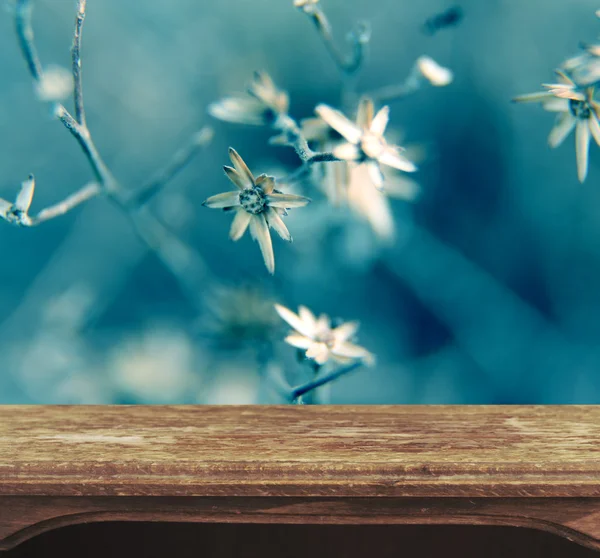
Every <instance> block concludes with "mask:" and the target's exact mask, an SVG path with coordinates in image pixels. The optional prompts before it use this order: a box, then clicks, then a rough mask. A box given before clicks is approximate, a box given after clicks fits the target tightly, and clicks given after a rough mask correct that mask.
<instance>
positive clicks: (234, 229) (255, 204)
mask: <svg viewBox="0 0 600 558" xmlns="http://www.w3.org/2000/svg"><path fill="white" fill-rule="evenodd" d="M229 157H230V159H231V162H232V163H233V167H234V168H232V167H228V166H224V167H223V169H224V170H225V174H226V175H227V177H228V178H229V180H231V182H233V183H234V184H235V185H236V186H237V187H238V188H239V190H236V191H234V192H225V193H224V194H218V195H216V196H212V197H210V198H208V199H207V200H206V201H205V202H204V203H203V205H205V206H207V207H211V208H221V209H232V210H234V211H235V217H234V219H233V223H232V224H231V230H230V233H229V237H230V238H231V240H239V239H240V238H241V237H242V235H243V234H244V233H245V232H246V229H247V228H248V226H250V234H251V235H252V238H254V240H256V241H257V242H258V244H259V246H260V249H261V252H262V255H263V258H264V261H265V265H266V266H267V269H268V270H269V273H271V274H272V273H275V256H274V255H273V245H272V243H271V235H270V233H269V227H271V228H272V229H274V230H275V231H276V232H277V233H278V234H279V236H281V238H283V239H284V240H287V241H288V242H291V241H292V237H291V235H290V233H289V231H288V229H287V227H286V226H285V223H284V222H283V220H282V219H281V216H282V215H285V214H286V209H289V208H292V207H302V206H304V205H306V204H307V203H309V202H310V199H309V198H305V197H303V196H296V195H293V194H283V193H282V192H280V191H278V190H275V178H274V177H272V176H267V175H266V174H261V175H260V176H258V177H256V178H254V176H253V175H252V173H251V172H250V169H249V168H248V166H247V165H246V163H245V162H244V160H243V159H242V158H241V157H240V156H239V155H238V153H237V151H236V150H235V149H233V148H232V147H230V148H229Z"/></svg>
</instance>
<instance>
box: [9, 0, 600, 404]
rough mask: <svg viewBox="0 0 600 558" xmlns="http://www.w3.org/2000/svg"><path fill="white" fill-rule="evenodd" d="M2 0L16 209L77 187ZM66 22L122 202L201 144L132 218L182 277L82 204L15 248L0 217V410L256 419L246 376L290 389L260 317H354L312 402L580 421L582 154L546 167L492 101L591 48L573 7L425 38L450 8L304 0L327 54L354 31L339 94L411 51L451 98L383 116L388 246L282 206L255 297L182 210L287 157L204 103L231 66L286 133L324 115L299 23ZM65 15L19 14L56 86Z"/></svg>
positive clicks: (592, 235) (586, 388)
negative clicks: (278, 94)
mask: <svg viewBox="0 0 600 558" xmlns="http://www.w3.org/2000/svg"><path fill="white" fill-rule="evenodd" d="M4 4H5V8H6V9H5V10H3V11H2V13H0V71H1V75H2V80H1V82H0V143H1V145H2V149H1V150H0V170H1V174H0V196H1V197H3V198H6V199H13V197H14V194H15V192H16V190H17V189H18V185H19V184H20V182H21V181H22V180H23V179H24V178H25V177H26V176H27V175H28V174H29V173H30V172H33V173H34V174H35V176H36V178H37V189H36V195H35V198H34V201H33V209H41V208H43V207H46V206H47V205H50V204H52V203H54V202H56V201H58V200H60V199H62V198H64V197H65V196H66V195H68V194H69V193H70V192H72V191H74V190H76V189H77V188H78V187H80V186H81V185H83V184H84V183H85V182H87V181H89V180H90V179H91V173H90V169H89V166H88V165H87V162H86V161H85V158H84V157H83V156H82V154H81V152H80V149H79V147H78V146H77V144H76V143H75V142H74V141H73V139H72V138H71V137H70V136H69V134H68V133H66V132H65V130H64V129H63V128H62V126H61V125H60V124H58V123H57V122H55V121H54V120H52V118H51V117H50V115H49V114H48V109H47V106H46V105H44V104H42V103H39V102H38V101H37V100H36V97H35V94H34V92H33V88H32V83H31V79H30V76H29V75H28V73H27V70H26V66H25V64H24V62H23V59H22V56H21V53H20V52H19V50H18V45H17V41H16V38H15V33H14V21H13V15H12V4H11V2H4ZM88 4H89V5H88V10H87V19H86V23H85V29H84V39H83V74H84V92H85V99H86V107H87V118H88V124H89V126H90V129H91V131H92V133H93V135H94V139H95V141H96V144H97V146H98V148H99V150H100V152H101V153H102V155H103V157H104V158H105V160H106V162H107V164H108V165H109V167H110V168H111V170H112V171H113V172H114V173H115V175H116V176H117V177H118V178H119V179H120V181H122V183H123V184H126V185H131V186H132V187H135V186H137V185H139V184H140V183H141V182H142V181H143V180H145V178H146V177H147V176H148V175H149V174H151V173H152V172H153V171H154V170H156V169H157V168H159V167H160V166H161V165H162V164H164V163H166V162H167V161H168V160H169V158H170V156H171V154H172V153H173V152H174V151H176V149H177V148H178V147H179V146H181V145H183V144H184V143H185V142H186V141H187V139H188V138H189V137H190V136H191V134H193V133H194V132H195V131H196V130H198V129H199V128H201V127H202V126H204V125H207V124H209V125H211V126H212V127H213V128H214V131H215V135H214V139H213V141H212V143H211V144H210V146H208V147H207V148H206V149H205V150H204V151H202V152H201V153H199V155H198V156H197V157H196V158H195V159H194V160H193V161H192V162H191V163H190V164H189V165H188V166H187V167H186V168H185V169H184V170H183V171H182V172H181V173H180V174H179V175H178V176H177V177H176V179H174V180H173V182H172V183H171V184H169V185H168V186H167V187H166V188H165V189H164V191H162V192H161V193H160V194H159V195H158V196H157V197H156V198H155V199H154V200H153V201H152V202H151V208H152V211H153V212H154V213H155V214H156V215H157V216H159V218H160V219H161V221H162V222H163V223H164V224H165V225H166V226H167V227H169V228H170V229H171V230H172V231H174V232H175V233H176V235H177V237H178V238H179V239H181V240H182V241H183V242H184V243H185V244H186V245H187V246H189V247H191V248H193V250H194V254H195V255H194V261H193V262H192V263H191V264H190V265H189V270H188V271H189V273H188V274H187V276H186V280H185V281H184V282H183V283H182V281H178V280H177V279H176V278H174V276H173V275H172V273H170V272H169V270H168V269H167V267H166V266H165V265H164V262H163V261H161V259H160V258H158V257H157V255H156V254H155V253H153V252H151V251H149V250H148V248H147V246H146V245H144V244H143V243H142V242H140V240H139V239H138V237H137V236H136V234H135V233H134V231H133V229H132V227H131V225H130V223H129V222H128V220H127V218H126V217H125V216H124V215H123V214H122V213H121V212H120V211H119V210H118V209H117V208H116V207H114V206H113V205H112V204H111V203H109V202H108V201H106V200H102V199H96V200H92V201H90V202H89V203H87V204H85V205H84V206H81V207H79V208H77V209H76V210H74V211H72V212H71V213H69V214H67V215H66V216H64V217H61V218H57V219H54V220H52V221H50V222H48V223H45V224H42V225H40V226H39V227H36V228H31V229H25V228H18V227H11V226H9V225H8V224H6V223H4V222H0V225H1V226H0V246H1V254H2V257H1V259H0V286H1V289H0V318H1V323H0V354H1V355H2V359H1V360H0V362H1V365H0V402H1V403H48V404H49V403H253V402H277V401H278V399H277V396H276V394H274V393H272V390H271V391H270V390H268V389H265V386H264V385H263V384H264V381H263V380H262V379H261V378H263V376H264V374H263V372H261V370H262V369H264V367H265V366H277V367H280V368H281V369H282V370H283V371H284V373H285V374H286V376H287V377H288V379H289V380H290V381H291V382H294V381H299V380H300V378H301V375H302V373H303V372H302V370H301V367H300V365H299V364H298V363H297V362H296V360H295V358H294V351H293V349H292V348H290V347H288V346H287V345H285V344H284V343H283V341H282V340H283V337H284V336H285V332H286V327H285V324H284V323H283V322H282V321H281V320H280V319H279V318H278V317H277V316H276V315H275V314H274V312H273V310H272V303H273V302H279V303H281V304H284V305H285V306H288V307H290V308H293V309H295V308H297V306H298V305H299V304H305V305H307V306H308V307H310V308H311V309H312V310H313V311H315V312H317V313H320V312H325V313H327V314H329V315H330V316H336V317H338V316H339V317H340V318H343V319H358V320H360V322H361V329H360V332H359V341H360V344H361V345H363V346H365V347H367V348H368V349H369V350H370V351H372V352H373V353H375V354H376V355H377V359H378V361H377V366H376V367H374V368H369V369H364V370H358V371H356V372H355V373H353V374H351V375H348V376H347V377H344V378H342V379H340V380H339V381H338V382H336V383H335V384H333V385H332V386H331V388H330V398H331V402H332V403H393V404H404V403H461V404H467V403H473V404H481V403H600V378H599V366H600V343H599V341H600V319H599V318H598V316H599V315H600V188H599V187H598V183H599V182H600V156H599V155H598V150H597V149H595V148H594V146H592V153H591V156H590V173H589V177H588V180H587V181H586V182H585V183H584V184H583V185H582V184H579V183H578V181H577V176H576V171H575V154H574V145H573V144H574V141H573V138H569V139H568V140H567V141H566V142H565V145H563V146H561V147H560V148H558V149H557V150H555V151H551V150H550V149H549V148H548V147H547V143H546V137H547V134H548V132H549V130H550V128H551V127H552V115H550V114H548V113H545V112H544V111H542V110H541V109H540V108H539V107H533V106H515V105H513V104H511V103H510V99H511V98H512V97H513V96H515V95H517V94H521V93H527V92H531V91H536V90H538V89H539V88H540V84H541V83H543V82H548V81H551V80H552V70H553V68H554V67H556V66H557V65H558V64H559V63H560V62H561V61H562V60H564V59H565V58H567V57H568V56H570V55H572V54H574V53H576V51H577V47H578V44H579V41H581V40H584V41H591V40H594V39H595V38H596V35H597V34H598V32H599V31H600V22H599V21H598V20H597V19H596V18H595V16H594V12H595V10H596V8H597V4H596V3H594V2H592V1H591V0H578V1H567V0H552V1H548V0H529V1H528V2H520V1H517V0H488V1H486V2H479V1H476V0H468V1H463V2H459V4H460V6H461V7H462V9H463V12H464V19H463V21H462V22H461V23H460V24H459V25H457V26H456V27H452V28H448V29H444V30H441V31H439V32H438V33H436V34H434V35H433V36H428V35H426V34H424V33H423V32H422V25H423V23H424V22H425V21H426V20H427V19H428V18H430V17H431V16H433V15H435V14H436V13H439V12H442V11H444V10H446V9H447V8H449V7H450V6H451V5H452V4H451V3H448V2H445V1H442V0H424V1H422V2H408V1H406V2H398V0H352V1H342V0H323V1H322V6H323V9H324V10H325V12H326V13H327V15H328V17H329V19H330V21H331V23H332V25H333V28H334V33H335V36H336V40H337V41H338V42H339V43H340V44H341V45H343V41H344V35H345V34H346V33H347V31H348V30H350V29H351V28H352V26H353V25H354V23H355V22H356V21H357V20H367V21H369V22H370V24H371V27H372V38H371V42H370V45H369V49H368V58H367V60H366V62H365V65H364V67H363V69H362V71H361V73H360V77H359V82H358V90H359V91H361V92H364V91H369V90H372V89H375V88H377V87H380V86H383V85H389V84H393V83H399V82H402V81H403V79H404V78H405V77H406V75H407V74H408V72H409V71H410V69H411V67H412V65H413V63H414V60H415V59H416V58H417V57H418V56H420V55H423V54H426V55H429V56H431V57H433V58H434V59H435V60H437V61H438V62H439V63H440V64H442V65H444V66H447V67H449V68H451V69H452V71H453V72H454V76H455V79H454V82H453V83H452V84H451V85H449V86H448V87H445V88H433V87H432V88H426V89H423V90H422V91H420V92H418V93H417V94H415V95H414V96H411V97H409V98H406V99H404V100H398V101H395V102H393V103H392V104H391V121H390V129H391V130H392V131H394V130H397V131H398V132H399V131H401V132H402V134H403V137H404V138H405V139H404V140H403V141H404V142H406V143H407V144H411V145H418V146H420V148H421V150H422V151H424V152H425V153H426V158H425V160H424V161H423V162H421V163H420V165H419V172H418V173H417V174H416V175H415V176H413V177H412V178H414V179H415V180H416V181H418V183H419V184H420V186H421V195H420V196H419V198H418V199H417V200H416V201H415V202H414V203H406V202H404V201H402V200H391V202H390V203H391V207H392V208H393V212H394V219H395V222H396V228H397V234H396V238H395V241H394V242H393V243H392V244H391V245H386V244H382V243H381V242H379V241H378V240H377V238H376V237H375V236H374V235H373V233H372V231H371V229H370V228H369V227H368V225H367V224H366V223H364V222H362V221H360V220H358V219H357V218H356V217H355V216H352V215H351V214H349V213H348V212H347V211H346V210H344V209H343V208H342V209H340V208H332V207H330V206H329V205H328V204H327V201H326V199H325V198H324V196H323V195H319V193H318V192H307V195H310V196H311V197H312V198H313V200H314V201H313V203H312V204H311V205H309V206H308V207H307V208H304V209H302V210H298V211H297V212H295V213H293V214H291V215H290V217H289V219H288V221H287V222H288V224H289V228H290V231H291V232H292V234H293V236H294V243H293V244H292V245H287V244H285V243H284V242H282V241H280V240H279V239H274V247H275V257H276V262H277V270H276V274H275V276H274V277H270V276H269V275H268V274H267V272H266V271H265V269H264V265H263V262H262V258H261V256H260V252H259V250H258V247H257V245H256V244H255V243H253V242H252V240H251V239H250V238H249V236H246V237H244V238H243V239H241V240H240V241H239V242H237V243H233V242H231V241H230V240H229V239H228V236H227V235H228V228H229V224H230V218H229V217H227V216H226V215H223V214H221V213H220V212H219V211H212V210H209V209H206V208H204V207H202V206H201V203H202V201H203V200H204V199H205V198H206V197H208V196H210V195H213V194H217V193H220V192H223V191H226V190H228V189H230V188H229V186H228V185H227V179H226V178H225V176H224V175H223V172H222V165H223V164H228V158H227V147H228V146H230V145H231V146H233V147H235V148H236V149H237V151H238V152H239V153H240V154H241V155H242V157H243V158H244V159H245V160H246V162H247V163H248V164H249V166H250V167H251V168H252V169H256V172H257V173H260V172H269V173H274V174H276V175H283V174H285V173H286V172H290V171H291V170H293V169H294V168H295V167H296V166H297V165H298V159H297V157H296V156H295V154H294V152H293V150H292V149H289V148H284V147H277V146H270V145H268V143H267V140H268V138H269V137H270V136H271V135H272V132H271V131H269V130H267V129H262V128H258V127H250V126H248V127H244V126H241V125H235V124H229V123H224V122H219V121H217V120H214V119H212V118H211V117H210V116H209V115H208V114H207V111H206V107H207V105H208V104H209V103H211V102H213V101H215V100H217V99H219V98H221V97H222V96H224V95H227V94H230V93H233V92H236V91H242V90H243V89H244V84H245V83H247V81H248V79H249V78H250V77H251V75H252V72H253V71H254V70H255V69H262V70H266V71H267V72H269V74H270V75H271V76H272V77H273V79H274V80H275V81H276V83H277V84H278V85H279V86H280V87H281V88H283V89H285V90H287V91H288V93H289V95H290V99H291V115H292V116H294V117H295V118H298V119H300V118H304V117H308V116H311V115H312V114H313V109H314V107H315V105H316V104H318V103H320V102H326V103H329V104H331V105H336V104H338V103H339V98H340V82H341V79H340V75H339V72H338V71H337V69H336V67H335V65H334V63H333V62H332V60H331V59H330V58H329V56H328V55H327V52H326V51H325V49H324V48H323V45H322V44H321V42H320V40H319V38H318V36H317V34H316V32H315V29H314V28H313V26H312V25H311V24H310V22H309V21H308V20H307V18H306V17H305V16H304V15H303V14H302V13H300V12H299V11H298V10H297V9H294V7H293V5H292V0H252V1H248V0H227V1H226V2H195V1H192V0H178V1H177V2H175V3H173V2H167V1H165V0H148V1H146V2H143V3H137V2H136V3H124V2H119V1H116V0H103V1H102V2H99V1H94V0H89V2H88ZM74 13H75V3H74V2H72V1H66V0H62V1H60V2H59V1H56V0H38V1H36V2H35V12H34V17H33V25H34V29H35V32H36V40H37V44H38V48H39V51H40V56H41V58H42V61H43V63H44V64H59V65H62V66H67V67H68V66H69V64H70V54H69V48H70V44H71V39H72V27H73V21H74ZM67 106H68V107H69V108H70V104H67ZM249 308H252V309H253V311H252V312H249V311H247V310H248V309H249ZM265 345H268V346H269V351H268V353H269V359H268V363H266V364H265V357H264V350H263V349H264V347H265Z"/></svg>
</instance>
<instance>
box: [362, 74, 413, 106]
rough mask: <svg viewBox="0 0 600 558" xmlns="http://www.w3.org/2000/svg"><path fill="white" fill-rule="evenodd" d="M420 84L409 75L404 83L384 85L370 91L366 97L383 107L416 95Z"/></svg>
mask: <svg viewBox="0 0 600 558" xmlns="http://www.w3.org/2000/svg"><path fill="white" fill-rule="evenodd" d="M421 83H422V82H421V80H420V79H418V77H415V76H414V74H413V73H411V74H410V75H409V76H408V77H407V78H406V80H405V81H404V82H402V83H397V84H394V85H385V86H384V87H381V88H379V89H376V90H375V91H372V92H371V93H369V94H368V96H369V97H370V98H371V99H373V102H375V103H376V104H378V105H385V104H387V103H390V102H392V101H397V100H398V99H404V98H406V97H409V96H410V95H412V94H413V93H416V92H417V91H418V90H419V89H420V88H421Z"/></svg>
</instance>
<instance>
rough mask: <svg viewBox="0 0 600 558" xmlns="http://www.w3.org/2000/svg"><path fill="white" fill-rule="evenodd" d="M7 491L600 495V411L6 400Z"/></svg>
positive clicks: (2, 479)
mask: <svg viewBox="0 0 600 558" xmlns="http://www.w3.org/2000/svg"><path fill="white" fill-rule="evenodd" d="M0 495H2V496H9V495H53V496H71V495H80V496H81V495H83V496H100V495H102V496H109V495H129V496H184V495H185V496H311V497H312V496H314V497H320V496H346V497H349V496H396V497H398V496H407V497H427V496H435V497H438V496H443V497H565V496H569V497H586V496H596V497H598V496H600V407H586V406H562V407H555V406H545V407H522V406H502V407H500V406H491V407H487V406H472V407H465V406H139V407H138V406H4V407H1V406H0Z"/></svg>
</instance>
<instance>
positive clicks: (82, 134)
mask: <svg viewBox="0 0 600 558" xmlns="http://www.w3.org/2000/svg"><path fill="white" fill-rule="evenodd" d="M54 113H55V115H56V117H57V118H58V119H59V120H60V121H61V122H62V123H63V125H64V126H65V128H66V129H67V130H69V132H71V135H72V136H73V137H74V138H75V139H76V140H77V143H79V145H80V147H81V149H82V150H83V152H84V153H85V156H86V157H87V160H88V162H89V163H90V166H91V167H92V171H93V172H94V174H95V175H96V178H97V179H98V181H99V182H100V184H102V187H103V188H104V189H105V190H106V191H107V192H109V193H110V194H111V195H112V194H114V193H115V192H116V190H117V188H118V186H117V181H116V180H115V178H114V176H113V175H112V173H111V172H110V171H109V170H108V167H107V166H106V164H105V163H104V161H103V160H102V157H101V156H100V153H99V152H98V150H97V149H96V146H95V144H94V142H93V141H92V136H91V135H90V132H89V130H88V129H87V128H86V127H85V126H82V125H81V124H79V123H78V122H77V121H76V120H75V118H73V116H71V114H70V113H69V111H68V110H67V109H66V108H65V107H64V106H63V105H61V104H59V103H57V104H56V105H55V109H54Z"/></svg>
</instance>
